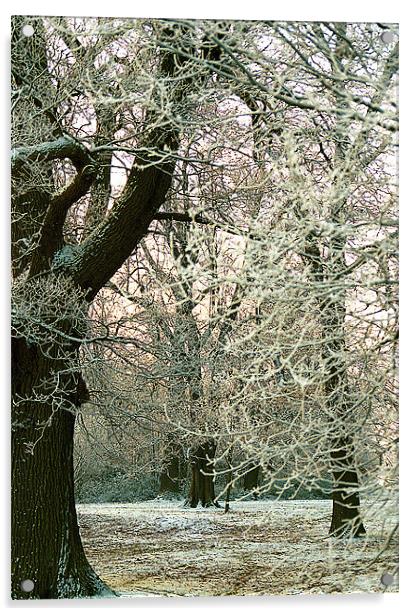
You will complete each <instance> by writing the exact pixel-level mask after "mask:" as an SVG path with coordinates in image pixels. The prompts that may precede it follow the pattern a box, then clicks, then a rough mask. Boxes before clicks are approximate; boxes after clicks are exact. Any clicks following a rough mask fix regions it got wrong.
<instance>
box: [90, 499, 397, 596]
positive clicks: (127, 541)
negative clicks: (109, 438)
mask: <svg viewBox="0 0 416 616" xmlns="http://www.w3.org/2000/svg"><path fill="white" fill-rule="evenodd" d="M362 509H363V515H364V520H365V525H366V529H367V537H366V538H365V539H356V540H353V541H345V540H344V541H339V540H338V541H334V540H331V539H328V537H327V532H328V528H329V524H330V518H331V502H330V501H329V500H327V501H325V500H321V501H319V500H315V501H312V500H310V501H300V500H294V501H281V502H274V501H258V502H256V501H241V502H234V503H231V510H230V512H229V513H227V514H225V513H224V510H223V509H215V508H210V509H202V508H201V509H199V508H198V509H187V508H184V507H183V506H182V504H181V503H177V502H170V501H164V500H158V499H156V500H153V501H147V502H143V503H129V504H117V503H111V504H91V505H88V504H83V505H78V512H79V523H80V528H81V534H82V539H83V542H84V546H85V551H86V554H87V556H88V558H89V560H90V562H91V564H92V565H93V567H94V569H95V570H96V571H97V573H98V574H99V575H100V577H101V578H102V579H103V580H104V581H105V582H107V584H109V585H110V587H111V588H113V589H114V590H116V591H117V592H119V593H120V594H122V595H125V596H129V595H134V594H140V595H142V596H143V595H149V596H152V595H158V596H160V595H167V596H195V595H205V596H207V595H278V594H299V593H353V592H383V591H384V590H385V587H384V586H383V585H382V584H381V582H380V578H381V576H382V574H383V573H385V572H390V573H396V567H397V565H398V538H397V533H396V535H395V536H394V538H390V540H389V537H390V534H391V531H392V529H393V528H394V526H395V524H396V522H397V519H396V507H395V506H393V505H392V504H390V505H389V504H387V505H386V504H384V505H383V507H382V508H380V506H375V505H372V506H370V504H369V503H364V505H363V508H362ZM397 590H398V583H397V575H395V583H394V584H393V586H389V587H388V591H389V592H392V591H393V592H397Z"/></svg>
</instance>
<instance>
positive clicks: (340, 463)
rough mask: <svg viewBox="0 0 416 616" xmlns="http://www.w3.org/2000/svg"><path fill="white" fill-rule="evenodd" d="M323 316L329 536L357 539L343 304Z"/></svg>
mask: <svg viewBox="0 0 416 616" xmlns="http://www.w3.org/2000/svg"><path fill="white" fill-rule="evenodd" d="M323 315H324V325H325V327H324V336H325V339H326V340H327V343H326V344H325V346H324V360H325V363H326V366H327V370H328V372H329V377H328V378H327V380H326V383H325V397H326V405H327V409H328V411H329V414H330V417H331V419H330V430H331V432H332V437H331V440H332V443H331V450H330V458H331V467H332V477H333V490H332V520H331V526H330V531H329V532H330V534H332V535H333V536H336V537H340V536H344V535H345V536H347V535H348V536H353V537H360V536H362V535H364V534H365V529H364V525H363V523H362V520H361V515H360V495H359V478H358V473H357V463H356V459H355V447H354V432H355V429H356V425H355V423H356V422H355V417H354V411H353V410H351V396H350V387H349V383H348V374H347V366H346V363H345V357H346V348H345V347H346V343H345V333H344V322H345V307H344V303H339V302H335V304H334V305H329V306H328V305H326V306H325V309H324V310H323Z"/></svg>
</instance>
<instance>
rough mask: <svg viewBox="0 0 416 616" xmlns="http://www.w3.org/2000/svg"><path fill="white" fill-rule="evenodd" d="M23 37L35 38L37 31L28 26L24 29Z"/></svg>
mask: <svg viewBox="0 0 416 616" xmlns="http://www.w3.org/2000/svg"><path fill="white" fill-rule="evenodd" d="M22 34H23V36H33V35H34V34H35V29H34V27H33V26H31V25H30V24H26V25H24V26H23V28H22Z"/></svg>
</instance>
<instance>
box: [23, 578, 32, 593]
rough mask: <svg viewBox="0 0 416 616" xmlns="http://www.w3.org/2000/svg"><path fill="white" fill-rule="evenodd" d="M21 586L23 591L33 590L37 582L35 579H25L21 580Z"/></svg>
mask: <svg viewBox="0 0 416 616" xmlns="http://www.w3.org/2000/svg"><path fill="white" fill-rule="evenodd" d="M20 588H21V589H22V590H23V592H32V590H33V589H34V588H35V582H34V581H33V580H23V581H22V582H20Z"/></svg>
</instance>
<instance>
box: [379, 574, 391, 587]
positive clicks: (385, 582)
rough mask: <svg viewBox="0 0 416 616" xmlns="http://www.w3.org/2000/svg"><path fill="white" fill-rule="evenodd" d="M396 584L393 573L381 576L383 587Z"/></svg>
mask: <svg viewBox="0 0 416 616" xmlns="http://www.w3.org/2000/svg"><path fill="white" fill-rule="evenodd" d="M393 582H394V577H393V576H392V574H391V573H383V575H382V576H381V583H382V584H383V586H391V585H392V584H393Z"/></svg>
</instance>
